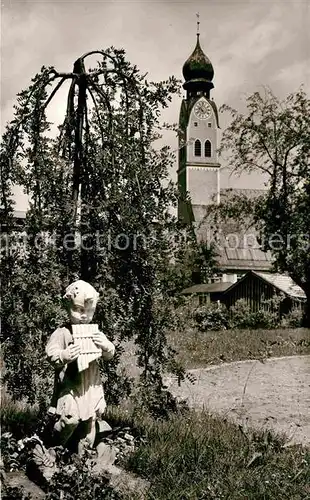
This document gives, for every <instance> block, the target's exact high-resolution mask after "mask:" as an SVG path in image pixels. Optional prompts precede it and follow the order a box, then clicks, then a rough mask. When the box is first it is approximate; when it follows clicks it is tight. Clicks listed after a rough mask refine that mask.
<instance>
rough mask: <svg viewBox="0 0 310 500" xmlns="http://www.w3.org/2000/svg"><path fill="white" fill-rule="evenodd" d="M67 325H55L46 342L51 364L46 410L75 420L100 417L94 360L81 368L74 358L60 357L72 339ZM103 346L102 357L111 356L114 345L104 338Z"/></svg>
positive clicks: (99, 387)
mask: <svg viewBox="0 0 310 500" xmlns="http://www.w3.org/2000/svg"><path fill="white" fill-rule="evenodd" d="M69 328H70V327H69ZM69 328H66V327H62V328H57V330H55V331H54V333H53V334H52V335H51V337H50V339H49V341H48V343H47V346H46V354H47V356H48V359H49V361H50V362H51V363H52V365H53V366H54V368H55V380H54V392H53V397H52V402H51V408H50V411H51V412H54V413H56V414H57V415H60V416H61V415H62V416H66V417H68V416H71V417H76V418H77V419H79V420H88V419H89V418H91V417H96V416H98V417H100V416H101V415H102V413H103V412H104V410H105V407H106V402H105V398H104V392H103V386H102V382H101V377H100V371H99V366H98V363H97V361H96V360H95V361H92V362H91V363H90V364H89V367H88V368H86V370H83V371H82V372H79V371H78V367H77V361H76V360H75V361H73V362H72V363H68V364H67V363H64V362H63V361H62V358H61V351H63V350H64V349H66V348H67V347H68V345H69V344H71V343H73V337H72V333H71V331H70V329H69ZM106 347H107V351H102V357H103V358H104V359H107V360H108V359H111V358H112V357H113V355H114V351H115V347H114V345H113V344H112V342H110V341H109V340H108V339H107V338H106Z"/></svg>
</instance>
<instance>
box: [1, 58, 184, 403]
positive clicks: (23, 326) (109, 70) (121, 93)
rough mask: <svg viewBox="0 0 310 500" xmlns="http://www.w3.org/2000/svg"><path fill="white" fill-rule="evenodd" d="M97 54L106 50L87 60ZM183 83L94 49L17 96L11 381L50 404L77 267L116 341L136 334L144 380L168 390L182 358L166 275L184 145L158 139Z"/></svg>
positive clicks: (7, 285) (10, 162)
mask: <svg viewBox="0 0 310 500" xmlns="http://www.w3.org/2000/svg"><path fill="white" fill-rule="evenodd" d="M93 54H96V55H97V56H98V57H100V58H101V59H100V61H99V62H98V64H97V67H96V68H94V69H89V70H88V71H86V69H85V64H86V59H87V57H88V56H91V55H93ZM68 81H69V82H70V88H69V92H68V101H67V110H66V114H65V117H64V121H63V123H62V124H60V125H59V127H58V134H57V136H56V137H53V129H52V127H51V124H50V123H49V122H48V120H47V116H46V109H47V107H48V105H49V103H50V102H51V101H52V99H53V97H54V95H55V94H56V93H57V91H58V89H59V88H60V87H61V86H62V85H63V84H64V83H65V82H68ZM56 82H58V83H57V84H56V85H55V83H56ZM176 92H178V82H177V81H176V80H175V79H174V78H173V77H171V78H169V79H168V80H167V81H165V82H160V83H153V82H148V81H147V80H146V79H145V77H144V76H143V75H141V74H140V73H139V71H138V69H137V68H136V67H135V66H132V65H131V64H130V63H129V62H127V61H126V59H125V53H124V51H123V50H116V49H114V48H111V49H108V50H106V51H94V52H92V53H89V54H85V55H84V56H82V57H81V58H80V59H78V60H77V61H76V62H75V64H74V68H73V72H72V73H64V74H60V73H58V72H57V71H56V70H55V69H54V68H46V67H43V68H42V70H41V72H40V73H39V74H37V75H36V76H35V77H34V78H33V80H32V83H31V85H30V87H29V88H28V89H26V90H24V91H22V92H21V93H20V94H19V95H18V97H17V101H18V104H17V105H16V106H15V118H14V120H13V122H12V123H11V124H9V125H8V127H7V130H6V132H5V134H4V140H3V144H2V149H1V165H3V172H4V175H3V185H2V191H3V193H4V200H5V202H4V205H3V206H4V212H5V217H6V219H5V220H6V221H7V225H6V236H7V238H8V239H9V245H8V251H7V252H5V258H4V259H3V263H2V264H1V266H2V267H1V273H2V275H5V278H4V281H3V290H2V291H3V297H4V301H3V304H2V315H3V318H4V320H3V335H4V358H5V366H6V373H5V380H6V382H7V384H8V390H9V392H10V393H11V394H12V395H13V397H14V398H16V399H17V398H21V397H25V398H26V399H27V400H28V401H30V402H39V403H40V404H41V406H44V405H46V399H47V396H48V395H49V391H50V387H51V377H50V371H49V368H48V366H47V365H46V362H45V355H44V346H45V343H46V339H47V337H48V335H49V334H50V333H51V332H52V331H53V330H54V329H55V327H56V326H59V325H60V324H61V323H63V321H64V319H65V313H64V310H63V307H62V299H61V297H62V294H63V289H64V287H65V286H66V285H68V284H69V283H70V282H71V281H73V280H74V279H77V278H81V279H85V280H86V281H89V282H91V283H92V285H93V286H94V287H95V288H96V289H97V290H98V291H99V293H100V296H101V301H100V303H99V305H98V309H97V313H96V321H97V322H98V323H99V326H100V328H101V330H102V331H104V332H105V333H106V335H107V336H108V337H109V338H111V340H112V341H114V342H115V343H116V345H117V347H118V348H119V346H120V344H121V342H122V341H123V340H124V339H130V338H134V339H135V342H136V345H137V356H138V363H139V366H140V367H141V368H142V375H141V377H142V380H143V381H144V382H145V384H146V385H154V387H157V389H158V394H160V392H161V388H162V379H161V377H162V373H163V371H164V370H165V368H166V367H167V366H168V364H169V363H170V362H171V359H172V357H173V353H172V352H171V351H169V349H168V347H167V342H166V331H167V328H169V327H170V324H171V321H172V322H173V318H172V317H171V308H170V306H169V304H171V301H172V299H171V298H170V297H169V294H168V293H167V290H166V286H165V282H164V280H163V276H164V271H165V269H167V267H168V266H169V264H170V262H171V261H172V260H173V258H174V253H175V252H176V248H175V247H171V245H170V242H171V237H172V236H173V237H175V235H176V234H177V233H178V231H179V228H178V225H177V223H176V220H175V218H174V217H173V216H172V215H171V213H170V206H173V205H176V203H177V192H176V189H175V187H174V185H173V184H172V183H171V182H170V181H169V176H168V172H169V168H170V166H171V165H172V162H173V159H174V156H173V154H172V152H171V151H170V149H169V148H168V147H167V146H163V147H161V148H159V147H157V146H156V143H155V141H156V139H158V138H160V133H159V131H160V119H159V116H160V110H161V109H162V108H164V107H166V106H167V103H168V102H169V101H170V100H171V96H172V95H173V94H175V93H176ZM13 182H19V184H21V185H22V186H23V187H24V189H25V190H26V192H27V193H28V194H29V195H30V208H29V210H28V213H27V218H26V222H25V226H24V228H23V229H24V233H23V234H24V236H25V242H24V243H25V244H23V245H21V244H20V241H19V242H18V239H19V238H20V237H21V233H19V232H18V231H17V232H16V227H14V220H13V217H12V209H13V207H12V204H11V202H10V196H11V191H10V189H11V185H12V183H13ZM118 361H119V357H118V356H117V357H116V358H115V359H114V361H112V362H111V363H105V364H103V365H102V366H101V370H102V373H103V374H104V375H106V376H107V377H108V381H107V383H106V388H107V396H108V399H109V401H110V402H111V401H114V402H117V401H118V400H119V399H120V397H121V395H124V394H125V395H126V394H128V393H129V392H130V380H129V379H128V378H127V377H126V375H125V374H123V376H122V374H120V373H119V371H118ZM178 373H179V374H180V369H179V368H178ZM110 388H111V391H110V392H109V390H110Z"/></svg>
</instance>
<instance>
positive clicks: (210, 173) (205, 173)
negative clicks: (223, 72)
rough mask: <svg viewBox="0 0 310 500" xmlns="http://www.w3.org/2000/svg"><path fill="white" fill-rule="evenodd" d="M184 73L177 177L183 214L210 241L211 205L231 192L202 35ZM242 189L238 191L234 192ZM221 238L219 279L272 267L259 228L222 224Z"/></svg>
mask: <svg viewBox="0 0 310 500" xmlns="http://www.w3.org/2000/svg"><path fill="white" fill-rule="evenodd" d="M183 77H184V80H185V82H184V84H183V88H184V90H185V92H186V95H185V97H184V99H183V100H182V103H181V109H180V117H179V159H178V172H177V177H178V189H179V193H180V195H181V201H180V202H179V206H178V218H179V220H180V221H182V222H184V223H192V224H194V227H195V230H196V235H197V239H198V240H203V241H208V240H209V238H210V234H209V233H210V228H208V224H207V222H206V220H205V218H206V213H207V209H208V206H209V205H210V204H212V203H220V200H223V198H224V197H226V196H229V195H230V193H231V190H227V189H226V190H223V189H221V188H220V180H221V179H220V175H221V165H220V163H219V160H218V156H217V148H218V147H219V144H218V142H219V128H220V126H219V116H218V110H217V105H216V103H215V102H214V100H213V99H212V98H211V97H210V93H211V91H212V89H213V88H214V84H213V78H214V69H213V66H212V63H211V61H210V59H209V58H208V57H207V56H206V55H205V54H204V52H203V50H202V48H201V46H200V40H199V33H197V43H196V47H195V49H194V51H193V53H192V54H191V55H190V57H189V58H188V59H187V60H186V62H185V64H184V66H183ZM238 191H239V192H241V190H235V189H234V190H233V192H234V193H237V192H238ZM261 193H262V191H261V190H255V189H243V190H242V194H245V195H246V196H247V197H251V198H252V197H256V196H258V195H259V194H261ZM187 195H189V197H190V199H188V198H187ZM220 241H221V244H220V245H219V248H218V249H217V250H218V266H219V268H220V270H221V272H220V273H219V275H218V276H217V278H215V279H216V280H217V281H220V282H225V283H227V284H228V285H229V284H231V283H234V282H236V281H237V279H239V278H241V277H242V276H243V275H244V274H245V273H246V272H247V271H249V270H252V271H264V272H269V271H270V269H271V255H270V254H269V253H266V252H263V251H262V250H261V249H260V245H259V244H258V242H257V238H256V233H255V230H254V229H251V230H249V229H248V228H246V229H245V228H244V227H242V226H241V225H240V224H238V222H237V221H236V222H232V223H230V224H226V225H223V227H221V240H220Z"/></svg>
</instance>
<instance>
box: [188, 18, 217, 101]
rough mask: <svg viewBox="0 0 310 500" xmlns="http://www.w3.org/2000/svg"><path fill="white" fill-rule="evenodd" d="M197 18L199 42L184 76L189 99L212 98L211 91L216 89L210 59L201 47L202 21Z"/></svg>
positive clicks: (189, 59)
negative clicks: (199, 96)
mask: <svg viewBox="0 0 310 500" xmlns="http://www.w3.org/2000/svg"><path fill="white" fill-rule="evenodd" d="M196 16H197V42H196V47H195V49H194V52H193V53H192V54H191V55H190V56H189V58H188V59H187V61H186V62H185V64H184V66H183V76H184V79H185V83H184V84H183V88H184V89H186V90H187V97H192V96H195V95H198V93H199V95H205V96H206V97H208V98H209V97H210V90H211V89H212V88H213V87H214V85H213V83H212V79H213V76H214V69H213V66H212V63H211V61H210V59H209V58H208V57H207V56H206V55H205V53H204V52H203V50H202V48H201V46H200V41H199V37H200V21H199V19H200V18H199V13H197V14H196Z"/></svg>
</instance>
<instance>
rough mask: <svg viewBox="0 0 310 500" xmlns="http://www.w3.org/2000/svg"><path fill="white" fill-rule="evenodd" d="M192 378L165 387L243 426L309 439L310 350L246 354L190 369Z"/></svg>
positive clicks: (305, 441)
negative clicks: (263, 356)
mask: <svg viewBox="0 0 310 500" xmlns="http://www.w3.org/2000/svg"><path fill="white" fill-rule="evenodd" d="M189 373H191V374H193V375H194V376H195V377H196V383H195V384H194V385H192V384H191V383H190V382H189V381H187V380H186V381H185V382H184V383H182V385H181V387H178V385H177V382H176V380H175V379H174V378H173V377H167V380H166V383H167V385H168V387H169V389H170V390H171V391H172V392H173V394H175V395H176V396H178V397H179V398H183V399H186V400H187V401H188V403H189V405H190V406H191V407H193V408H205V409H207V410H208V411H211V412H212V413H214V412H215V413H219V414H221V415H222V416H226V417H227V418H229V419H232V420H234V421H235V422H237V423H239V424H242V425H243V426H245V427H246V426H251V427H259V428H264V429H267V428H269V429H272V430H274V431H276V432H279V433H285V434H286V435H287V438H288V444H289V443H290V444H296V443H298V444H304V445H310V356H289V357H284V358H269V359H266V360H265V361H263V362H262V361H260V360H248V361H240V362H233V363H225V364H222V365H220V366H211V367H208V368H201V369H193V370H189Z"/></svg>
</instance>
